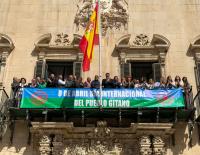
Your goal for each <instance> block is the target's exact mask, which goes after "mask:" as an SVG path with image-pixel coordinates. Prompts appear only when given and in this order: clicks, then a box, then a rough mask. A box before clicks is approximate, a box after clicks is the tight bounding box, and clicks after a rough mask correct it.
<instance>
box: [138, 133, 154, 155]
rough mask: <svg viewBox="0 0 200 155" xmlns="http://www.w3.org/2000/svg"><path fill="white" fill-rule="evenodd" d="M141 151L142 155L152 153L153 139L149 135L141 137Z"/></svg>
mask: <svg viewBox="0 0 200 155" xmlns="http://www.w3.org/2000/svg"><path fill="white" fill-rule="evenodd" d="M139 152H140V155H152V148H151V139H150V137H149V136H142V137H140V138H139Z"/></svg>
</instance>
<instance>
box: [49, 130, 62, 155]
mask: <svg viewBox="0 0 200 155" xmlns="http://www.w3.org/2000/svg"><path fill="white" fill-rule="evenodd" d="M52 144H53V148H52V155H63V154H64V146H63V135H62V134H56V135H55V137H54V139H53V142H52Z"/></svg>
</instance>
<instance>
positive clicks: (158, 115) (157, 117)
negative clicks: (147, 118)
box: [156, 107, 160, 123]
mask: <svg viewBox="0 0 200 155" xmlns="http://www.w3.org/2000/svg"><path fill="white" fill-rule="evenodd" d="M159 121H160V108H159V107H158V108H157V114H156V123H159Z"/></svg>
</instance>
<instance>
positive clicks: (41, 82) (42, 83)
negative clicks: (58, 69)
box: [37, 78, 47, 89]
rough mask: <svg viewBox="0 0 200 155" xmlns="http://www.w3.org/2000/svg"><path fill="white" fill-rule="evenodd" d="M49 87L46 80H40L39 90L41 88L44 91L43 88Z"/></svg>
mask: <svg viewBox="0 0 200 155" xmlns="http://www.w3.org/2000/svg"><path fill="white" fill-rule="evenodd" d="M46 87H47V83H46V81H45V80H44V79H42V78H41V79H40V82H39V83H38V85H37V88H40V89H43V88H46Z"/></svg>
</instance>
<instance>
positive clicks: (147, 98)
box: [20, 88, 184, 109]
mask: <svg viewBox="0 0 200 155" xmlns="http://www.w3.org/2000/svg"><path fill="white" fill-rule="evenodd" d="M20 107H21V108H31V109H33V108H99V107H102V108H155V107H162V108H174V107H184V98H183V93H182V89H156V90H147V89H103V91H102V104H100V102H99V90H98V89H88V88H83V89H75V88H63V89H59V88H45V89H36V88H24V89H23V92H22V99H21V104H20Z"/></svg>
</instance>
